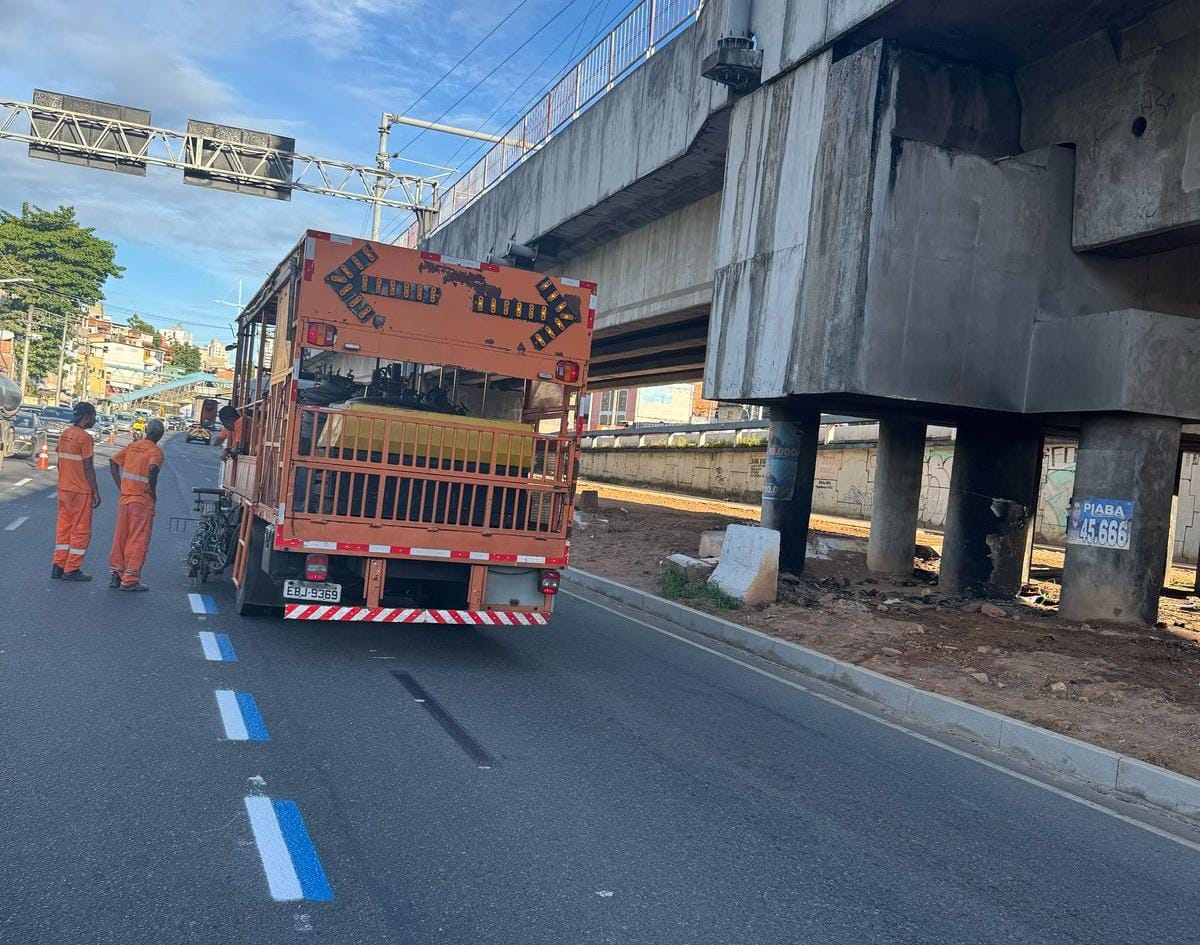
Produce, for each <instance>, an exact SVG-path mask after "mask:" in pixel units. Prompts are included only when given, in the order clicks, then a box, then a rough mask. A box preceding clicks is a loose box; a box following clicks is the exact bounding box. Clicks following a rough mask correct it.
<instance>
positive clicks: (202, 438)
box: [186, 423, 212, 445]
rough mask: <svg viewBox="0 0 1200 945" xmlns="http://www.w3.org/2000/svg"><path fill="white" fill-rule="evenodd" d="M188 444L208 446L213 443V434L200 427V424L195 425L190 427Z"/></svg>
mask: <svg viewBox="0 0 1200 945" xmlns="http://www.w3.org/2000/svg"><path fill="white" fill-rule="evenodd" d="M186 442H188V443H204V444H205V445H208V444H209V443H211V442H212V433H211V432H209V431H208V430H206V429H204V427H202V426H200V424H198V423H193V424H192V425H191V426H190V427H188V431H187V439H186Z"/></svg>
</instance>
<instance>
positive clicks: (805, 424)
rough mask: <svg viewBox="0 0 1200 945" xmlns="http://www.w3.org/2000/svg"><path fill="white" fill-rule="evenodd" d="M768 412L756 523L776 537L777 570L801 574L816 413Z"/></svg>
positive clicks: (776, 409) (809, 508)
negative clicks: (769, 422)
mask: <svg viewBox="0 0 1200 945" xmlns="http://www.w3.org/2000/svg"><path fill="white" fill-rule="evenodd" d="M769 413H770V420H771V429H770V433H769V435H768V439H767V466H766V470H765V474H764V477H763V495H762V524H763V527H764V528H773V529H775V530H776V531H777V532H779V569H780V570H781V571H790V572H791V573H792V574H801V573H803V571H804V556H805V552H806V550H807V548H808V520H809V516H810V514H811V513H812V493H813V478H814V476H815V475H816V471H817V445H818V439H819V437H818V433H819V432H820V427H821V411H820V410H817V409H812V408H804V409H798V408H794V407H788V406H776V407H771V408H770V412H769Z"/></svg>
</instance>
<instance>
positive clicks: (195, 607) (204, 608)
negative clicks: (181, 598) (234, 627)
mask: <svg viewBox="0 0 1200 945" xmlns="http://www.w3.org/2000/svg"><path fill="white" fill-rule="evenodd" d="M188 603H189V604H191V606H192V613H194V614H219V613H220V612H221V611H220V610H219V609H218V608H217V602H216V601H215V600H213V599H212V597H210V596H209V595H208V594H188Z"/></svg>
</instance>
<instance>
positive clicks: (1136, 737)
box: [571, 483, 1200, 777]
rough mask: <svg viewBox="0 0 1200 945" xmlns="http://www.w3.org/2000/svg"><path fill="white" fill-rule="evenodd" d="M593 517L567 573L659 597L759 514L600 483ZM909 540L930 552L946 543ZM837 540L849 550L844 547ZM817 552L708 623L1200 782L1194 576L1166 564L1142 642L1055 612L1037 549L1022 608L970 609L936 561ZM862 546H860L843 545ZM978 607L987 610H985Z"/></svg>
mask: <svg viewBox="0 0 1200 945" xmlns="http://www.w3.org/2000/svg"><path fill="white" fill-rule="evenodd" d="M581 488H589V489H592V488H594V489H597V490H598V491H599V493H600V511H598V512H591V513H580V520H579V522H578V524H577V525H576V527H575V532H574V536H573V539H572V543H571V546H572V547H571V564H572V565H573V566H576V567H579V568H581V569H583V570H585V571H590V572H592V573H594V574H599V575H601V576H603V577H607V578H611V579H612V580H615V581H620V582H621V583H623V584H628V585H631V586H633V587H637V588H640V589H642V590H646V591H653V592H656V593H657V592H659V590H660V583H659V574H660V565H659V563H660V562H661V561H662V560H663V559H664V558H665V557H666V556H667V555H669V554H672V553H674V552H683V553H685V554H690V555H695V554H696V553H697V551H698V547H699V542H700V533H701V532H702V531H704V530H706V529H723V528H724V527H725V526H726V525H729V524H733V523H737V522H747V521H754V520H756V519H757V517H758V511H757V509H755V508H753V507H750V506H743V505H736V504H732V503H723V502H718V501H714V500H710V499H696V498H691V497H684V496H676V495H668V494H663V493H651V492H646V491H643V490H636V489H627V488H622V487H616V486H608V485H604V484H597V483H588V484H586V485H581ZM813 534H814V535H816V536H827V537H833V538H838V537H841V538H846V537H850V538H860V539H865V538H866V535H867V528H866V526H865V525H864V524H862V523H855V522H850V521H847V520H844V519H828V518H824V517H820V516H814V517H813ZM917 540H918V543H919V544H923V545H928V546H930V547H931V548H933V549H934V550H935V551H937V550H940V547H941V536H940V535H938V534H937V533H933V532H920V533H919V534H918V536H917ZM839 544H847V543H843V542H839ZM848 544H849V545H851V547H849V548H847V549H837V550H835V549H828V548H827V549H825V550H826V551H827V555H828V556H827V559H826V560H810V561H809V562H808V563H807V564H806V566H805V573H804V575H803V576H802V577H800V578H793V577H792V576H790V575H787V576H784V577H782V578H781V580H780V588H779V601H778V603H775V604H771V605H769V606H765V607H760V608H753V609H743V610H738V611H732V612H731V611H718V610H716V609H715V605H708V604H706V603H705V602H699V603H696V602H693V601H689V602H688V603H689V604H690V605H692V606H698V607H700V608H702V609H708V610H713V612H716V613H720V614H721V615H722V616H724V617H726V618H727V619H732V620H734V621H736V622H739V623H742V624H744V625H746V626H749V627H753V628H755V629H756V630H761V631H762V632H764V633H769V634H772V635H773V636H776V637H780V638H782V639H785V640H792V641H794V642H796V643H801V644H803V645H805V646H808V647H811V648H812V649H815V650H819V651H821V652H822V653H827V654H829V655H830V656H834V657H837V658H838V659H842V660H847V661H849V662H852V663H856V664H859V665H862V666H866V667H868V668H870V669H874V670H877V671H878V672H881V673H884V674H886V675H888V676H893V677H895V678H897V679H903V680H905V681H907V682H910V683H913V684H914V685H917V686H920V687H921V688H923V689H929V690H932V691H934V692H940V693H943V694H945V695H948V696H953V697H955V698H957V699H962V700H963V701H965V702H971V703H974V704H975V705H979V706H983V707H985V708H988V709H992V710H994V711H997V712H1003V713H1005V714H1007V715H1011V716H1013V717H1014V718H1018V719H1022V720H1024V721H1027V722H1032V723H1034V724H1036V725H1041V726H1044V727H1046V728H1050V729H1053V730H1054V731H1057V732H1063V733H1065V734H1068V735H1072V736H1074V737H1076V738H1081V739H1083V740H1085V741H1089V742H1093V743H1095V744H1098V745H1103V746H1105V747H1106V748H1110V749H1112V750H1114V751H1118V752H1121V753H1123V754H1128V755H1132V756H1134V757H1136V758H1141V759H1143V760H1145V761H1149V762H1152V763H1154V764H1158V765H1162V766H1163V767H1166V768H1171V769H1173V770H1175V771H1178V772H1180V773H1182V774H1186V775H1190V776H1192V777H1200V605H1198V604H1197V603H1196V599H1195V597H1191V596H1189V595H1190V594H1191V589H1192V586H1193V583H1194V581H1195V573H1194V572H1193V571H1190V570H1187V569H1180V568H1175V569H1173V570H1172V573H1171V576H1170V577H1171V581H1170V583H1171V590H1170V591H1168V593H1167V594H1165V595H1164V597H1163V599H1162V606H1161V608H1160V611H1159V625H1158V627H1156V628H1155V629H1153V630H1145V629H1140V628H1131V627H1126V626H1120V625H1106V624H1095V625H1089V624H1078V623H1072V622H1069V621H1066V620H1062V619H1061V618H1059V617H1058V614H1057V600H1058V590H1059V588H1058V584H1057V583H1055V578H1056V577H1057V575H1058V569H1061V567H1062V558H1063V553H1062V551H1060V550H1056V549H1049V548H1038V549H1036V550H1035V553H1034V578H1035V580H1034V581H1033V583H1031V584H1030V585H1027V586H1026V588H1025V593H1024V594H1023V595H1022V597H1021V598H1018V599H1017V600H1015V601H1008V602H991V603H985V604H981V603H980V602H979V601H977V600H968V599H966V598H961V597H948V596H945V595H942V594H939V593H938V591H937V586H936V580H937V564H938V562H937V560H936V558H935V557H932V556H931V559H930V560H926V561H920V560H918V561H917V562H916V567H914V570H913V574H912V576H911V577H909V578H904V579H899V580H896V581H889V580H887V579H884V578H881V577H879V576H878V575H873V574H870V573H868V572H867V570H866V556H865V541H863V542H858V543H854V542H850V543H848ZM855 544H857V545H859V546H861V547H854V545H855ZM981 608H982V609H981Z"/></svg>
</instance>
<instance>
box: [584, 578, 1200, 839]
mask: <svg viewBox="0 0 1200 945" xmlns="http://www.w3.org/2000/svg"><path fill="white" fill-rule="evenodd" d="M561 593H563V594H567V595H568V596H570V597H574V598H575V599H576V600H578V601H581V602H583V603H585V604H589V605H590V606H592V607H599V608H600V609H601V610H607V611H608V612H609V613H610V614H615V615H616V616H618V617H621V618H623V619H625V620H629V621H631V622H633V623H636V624H640V625H641V626H643V627H646V628H647V629H650V630H653V631H655V632H656V633H661V634H663V635H664V636H668V637H671V638H672V639H674V640H678V641H679V642H680V643H686V644H687V645H688V646H694V647H695V648H696V649H697V650H703V651H704V652H705V653H711V654H712V655H713V656H716V657H718V658H719V659H723V660H728V661H729V662H730V663H734V664H736V665H738V666H741V667H742V668H743V669H748V670H750V672H752V673H758V674H759V675H760V676H766V677H767V679H773V680H775V682H778V683H782V684H783V685H785V686H790V687H791V688H793V689H798V690H799V691H800V692H803V693H806V694H807V695H810V696H813V697H814V698H817V699H820V700H821V701H822V702H826V703H828V704H829V705H835V706H837V707H838V708H840V709H845V710H846V711H847V712H853V713H854V714H855V715H859V716H862V717H863V718H864V719H870V720H871V721H872V722H875V723H877V724H879V725H884V726H886V727H887V728H890V729H893V730H895V731H897V732H903V733H904V734H905V735H910V736H912V737H913V738H915V739H918V740H919V741H922V742H925V743H926V744H927V745H933V746H934V747H935V748H940V749H942V751H948V752H950V753H951V754H952V755H958V756H959V757H960V758H966V759H968V760H970V761H974V762H975V763H976V764H981V765H983V766H984V767H985V768H991V769H992V770H993V771H998V772H999V773H1000V774H1004V775H1008V777H1010V778H1016V779H1017V780H1018V781H1024V782H1025V783H1026V784H1030V785H1033V786H1034V787H1036V788H1041V789H1042V790H1043V791H1049V792H1050V793H1051V794H1057V795H1058V796H1059V797H1063V798H1066V799H1067V800H1068V801H1074V802H1075V803H1076V804H1082V805H1083V806H1084V807H1087V808H1090V809H1091V810H1094V811H1098V812H1099V813H1101V814H1104V815H1105V816H1108V817H1112V818H1114V819H1116V820H1120V821H1122V822H1124V823H1127V824H1129V825H1130V826H1133V827H1137V828H1139V829H1141V830H1145V831H1147V832H1148V833H1152V834H1154V835H1155V836H1157V837H1162V838H1163V839H1164V840H1170V841H1172V842H1174V843H1178V844H1179V845H1180V846H1183V847H1187V848H1188V849H1189V850H1194V851H1195V852H1197V853H1200V843H1196V842H1195V841H1192V840H1188V839H1185V838H1184V837H1179V836H1176V835H1175V834H1173V833H1171V832H1170V831H1168V830H1163V829H1162V828H1161V827H1156V826H1154V825H1153V824H1148V823H1145V822H1144V821H1141V820H1138V819H1137V818H1136V817H1129V816H1127V815H1126V814H1122V813H1120V812H1118V811H1115V810H1111V809H1110V808H1108V807H1105V806H1104V805H1103V804H1097V803H1096V802H1095V801H1090V800H1088V799H1087V798H1086V797H1080V796H1079V795H1078V794H1072V793H1071V792H1070V791H1067V790H1064V789H1063V788H1060V787H1055V786H1054V785H1053V784H1047V783H1046V782H1044V781H1039V780H1038V779H1037V778H1031V777H1030V776H1029V775H1027V774H1022V773H1021V772H1020V771H1014V770H1013V769H1011V768H1006V767H1005V766H1004V765H1002V764H998V763H996V762H994V761H988V760H987V759H986V758H980V757H979V756H978V755H973V754H971V753H970V752H969V751H963V750H962V749H961V748H955V747H954V746H953V745H947V744H946V743H945V742H940V741H938V740H937V739H936V738H931V737H930V736H928V735H922V734H921V733H920V732H917V731H914V730H913V729H911V728H907V727H905V726H903V725H901V724H899V723H898V722H892V721H889V720H888V719H885V718H881V717H880V716H878V715H875V714H874V713H871V712H868V711H866V710H865V709H859V708H857V707H856V706H852V705H850V704H849V703H846V702H842V701H841V700H840V699H835V698H833V697H832V696H827V695H825V693H823V692H817V691H816V690H814V689H809V688H808V687H807V686H802V685H800V684H799V683H797V682H792V680H790V679H785V678H784V677H782V676H777V675H776V674H775V673H772V672H768V671H767V670H765V669H760V668H759V667H757V666H753V665H751V664H750V663H747V662H745V661H744V660H740V659H738V658H737V657H736V656H730V655H728V654H727V653H722V652H721V651H720V650H714V649H713V648H712V647H708V646H705V645H704V644H703V643H697V642H696V641H695V640H689V639H688V638H687V637H683V636H680V635H679V634H678V633H672V632H671V631H670V630H664V629H663V628H662V627H656V626H655V625H654V624H652V623H647V622H646V621H644V620H639V619H638V618H637V617H631V616H629V615H628V614H626V613H623V612H621V611H619V610H617V609H615V608H613V607H609V606H608V605H607V604H602V603H600V602H599V601H595V600H592V599H590V598H586V597H581V596H580V595H579V594H576V593H574V592H573V591H568V590H565V589H564V590H562V591H561ZM831 685H832V683H831Z"/></svg>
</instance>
